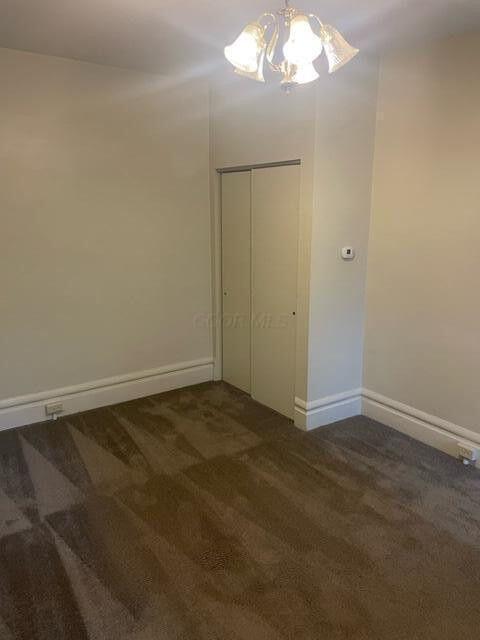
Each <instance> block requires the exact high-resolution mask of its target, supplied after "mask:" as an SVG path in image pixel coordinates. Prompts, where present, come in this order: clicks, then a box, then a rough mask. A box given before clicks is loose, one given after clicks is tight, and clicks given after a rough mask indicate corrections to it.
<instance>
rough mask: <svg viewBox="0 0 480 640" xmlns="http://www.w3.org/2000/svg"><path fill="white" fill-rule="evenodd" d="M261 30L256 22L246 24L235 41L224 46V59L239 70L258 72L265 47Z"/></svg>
mask: <svg viewBox="0 0 480 640" xmlns="http://www.w3.org/2000/svg"><path fill="white" fill-rule="evenodd" d="M263 32H264V30H263V28H262V27H261V26H260V25H259V24H258V22H251V23H250V24H248V25H247V26H246V27H245V29H244V30H243V31H242V33H241V34H240V35H239V36H238V38H237V39H236V40H235V42H234V43H233V44H231V45H229V46H228V47H225V50H224V51H225V57H226V59H227V60H228V61H229V62H230V63H231V64H232V65H233V66H234V67H235V68H236V69H238V70H239V71H243V72H244V73H256V72H258V69H259V65H260V61H261V59H262V57H263V55H262V54H263V53H264V52H265V49H266V44H265V39H264V37H263Z"/></svg>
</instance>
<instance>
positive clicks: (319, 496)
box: [0, 383, 480, 640]
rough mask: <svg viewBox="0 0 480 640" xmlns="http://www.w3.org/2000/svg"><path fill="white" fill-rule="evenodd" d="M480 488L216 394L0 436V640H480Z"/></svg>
mask: <svg viewBox="0 0 480 640" xmlns="http://www.w3.org/2000/svg"><path fill="white" fill-rule="evenodd" d="M479 489H480V475H479V474H478V473H477V472H476V471H474V470H471V469H465V468H463V467H462V466H461V465H460V464H459V463H458V462H456V461H455V460H453V459H451V458H448V457H447V456H444V455H442V454H440V453H438V452H436V451H433V450H432V449H429V448H428V447H425V446H423V445H421V444H419V443H417V442H414V441H412V440H410V439H409V438H406V437H404V436H402V435H400V434H398V433H396V432H394V431H391V430H389V429H387V428H386V427H383V426H381V425H379V424H376V423H373V422H372V421H369V420H367V419H366V418H356V419H352V420H347V421H345V422H343V423H340V424H337V425H334V426H332V427H328V428H324V429H321V430H318V431H316V432H314V433H310V434H304V433H301V432H299V431H297V430H295V429H294V428H293V427H292V426H291V425H290V423H289V422H288V421H287V420H286V419H284V418H282V417H280V416H278V415H277V414H275V413H273V412H271V411H269V410H268V409H265V408H264V407H261V406H259V405H258V404H256V403H255V402H253V401H252V400H250V399H249V398H247V397H246V396H245V395H243V394H241V393H240V392H237V391H235V390H234V389H232V388H230V387H228V386H226V385H223V384H213V383H212V384H206V385H200V386H198V387H193V388H189V389H184V390H181V391H175V392H171V393H167V394H163V395H160V396H156V397H152V398H148V399H145V400H139V401H135V402H130V403H125V404H122V405H118V406H115V407H111V408H108V409H101V410H98V411H92V412H89V413H85V414H82V415H78V416H73V417H66V418H64V419H61V420H59V421H58V422H55V423H45V424H41V425H35V426H32V427H28V428H24V429H19V430H15V431H9V432H3V433H2V434H0V516H1V517H0V638H1V639H2V640H12V639H15V640H16V639H19V640H20V639H21V640H33V639H39V640H57V639H58V640H86V639H87V638H88V639H90V640H133V639H134V640H157V639H158V640H174V639H180V638H182V639H185V640H196V639H205V640H229V639H232V640H274V639H275V640H280V639H309V640H310V639H311V640H319V639H322V640H340V639H344V638H349V639H355V640H357V639H368V640H375V639H382V640H387V639H388V640H392V639H402V640H411V639H417V638H418V639H422V640H429V639H432V640H433V639H434V640H446V639H452V640H454V639H455V640H457V639H462V640H465V639H470V638H471V639H473V638H475V639H477V638H479V637H480V538H479V534H480V527H479V522H480V492H479Z"/></svg>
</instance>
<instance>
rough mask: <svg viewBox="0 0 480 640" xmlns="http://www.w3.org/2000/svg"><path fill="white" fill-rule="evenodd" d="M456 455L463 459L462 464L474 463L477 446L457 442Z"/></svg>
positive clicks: (476, 455)
mask: <svg viewBox="0 0 480 640" xmlns="http://www.w3.org/2000/svg"><path fill="white" fill-rule="evenodd" d="M457 450H458V457H459V458H460V459H461V460H462V461H463V464H465V465H468V464H475V462H476V461H477V460H478V449H477V447H474V446H472V445H471V444H468V442H457Z"/></svg>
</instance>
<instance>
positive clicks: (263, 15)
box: [257, 12, 277, 31]
mask: <svg viewBox="0 0 480 640" xmlns="http://www.w3.org/2000/svg"><path fill="white" fill-rule="evenodd" d="M263 18H271V21H270V22H267V24H265V25H263V24H262V23H261V20H263ZM257 22H258V24H259V25H260V26H262V27H263V30H264V31H266V30H267V29H268V27H269V26H270V25H276V24H277V18H276V17H275V15H274V14H273V13H269V12H267V13H262V15H261V16H260V17H259V18H258V20H257Z"/></svg>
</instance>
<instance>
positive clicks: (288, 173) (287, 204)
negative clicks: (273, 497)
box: [252, 166, 300, 418]
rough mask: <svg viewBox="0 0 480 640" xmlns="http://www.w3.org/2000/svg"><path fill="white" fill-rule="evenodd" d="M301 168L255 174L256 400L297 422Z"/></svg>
mask: <svg viewBox="0 0 480 640" xmlns="http://www.w3.org/2000/svg"><path fill="white" fill-rule="evenodd" d="M299 179H300V168H299V167H298V166H285V167H275V168H269V169H256V170H254V171H253V172H252V311H253V313H252V397H253V398H255V400H257V401H258V402H261V403H262V404H265V405H267V406H269V407H271V408H272V409H275V410H276V411H278V412H279V413H281V414H283V415H285V416H288V417H289V418H293V413H294V404H295V398H294V395H295V313H296V304H297V262H298V261H297V254H298V249H297V243H298V206H299Z"/></svg>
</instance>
